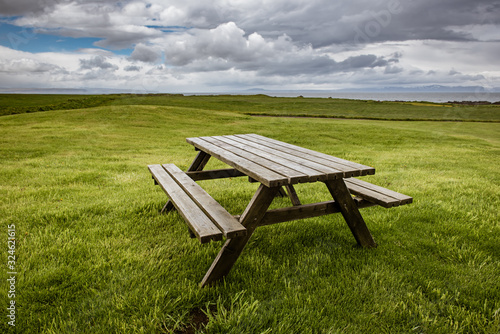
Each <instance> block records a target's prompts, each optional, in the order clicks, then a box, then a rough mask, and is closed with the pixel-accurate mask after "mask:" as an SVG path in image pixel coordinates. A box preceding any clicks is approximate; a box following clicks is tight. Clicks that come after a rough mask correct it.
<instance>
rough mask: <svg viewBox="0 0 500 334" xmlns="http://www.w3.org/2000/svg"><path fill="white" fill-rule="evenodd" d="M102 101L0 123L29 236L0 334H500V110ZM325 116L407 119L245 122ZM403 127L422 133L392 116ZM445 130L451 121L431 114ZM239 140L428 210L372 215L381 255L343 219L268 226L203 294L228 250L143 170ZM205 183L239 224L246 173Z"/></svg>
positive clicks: (236, 100) (11, 202)
mask: <svg viewBox="0 0 500 334" xmlns="http://www.w3.org/2000/svg"><path fill="white" fill-rule="evenodd" d="M44 98H45V97H40V99H41V100H40V101H42V102H38V103H40V105H42V104H44V103H45V102H43V99H44ZM49 98H50V97H49ZM73 99H78V97H76V98H73ZM45 101H48V100H45ZM2 103H3V104H0V105H2V107H4V110H6V109H7V107H5V106H6V105H8V104H9V102H8V99H7V100H3V102H2ZM57 103H64V101H59V102H57ZM100 103H101V104H100V106H98V107H91V108H84V109H68V110H51V111H44V112H34V113H33V112H32V113H21V114H16V115H7V116H2V117H0V134H1V135H0V141H1V145H0V157H1V162H2V166H1V168H0V195H1V197H2V202H1V204H0V217H1V218H0V219H1V221H2V224H1V226H2V229H3V231H2V232H1V233H3V235H4V237H5V240H7V236H8V233H9V226H11V230H12V229H14V230H15V239H16V244H15V249H14V251H15V257H16V259H15V270H16V272H17V275H16V284H15V297H9V291H11V290H12V287H11V285H10V284H9V282H8V281H7V280H6V278H9V277H10V276H9V275H8V274H7V273H8V272H9V270H10V269H8V268H7V266H6V265H7V263H8V260H9V259H8V256H9V255H11V254H12V253H11V254H9V253H8V251H9V249H8V244H7V242H6V241H5V242H4V243H3V246H2V247H1V248H0V254H1V256H0V259H1V261H2V263H4V264H6V265H5V266H4V267H3V268H4V269H3V276H2V277H5V279H2V283H1V285H0V303H1V305H2V309H3V311H2V321H1V323H0V331H1V332H5V333H10V332H12V333H14V332H16V330H17V333H175V334H180V333H235V334H236V333H238V334H239V333H287V334H288V333H325V334H326V333H443V334H445V333H446V334H447V333H491V334H494V333H499V332H500V281H499V279H498V277H500V222H499V217H498V208H499V207H500V177H499V173H498V166H499V165H500V132H499V129H500V125H499V124H498V120H499V117H498V115H499V111H498V107H496V108H495V107H489V108H486V107H484V108H483V107H482V106H477V107H458V106H451V107H445V106H428V105H412V104H404V103H392V104H391V103H380V104H379V103H375V102H359V101H347V100H338V101H337V100H333V99H332V100H330V99H305V98H304V99H299V98H295V99H285V98H269V97H264V96H252V97H229V96H226V97H180V96H156V97H155V96H117V97H115V98H113V99H107V100H105V101H104V100H102V101H101V102H100ZM47 104H50V103H47ZM17 107H22V105H21V106H17ZM30 107H36V106H34V105H30ZM460 108H464V109H460ZM321 110H323V111H322V112H323V116H325V115H326V116H328V117H342V116H343V114H342V113H344V114H349V110H353V112H354V113H355V114H356V115H355V116H356V117H360V118H370V116H371V115H372V114H371V113H372V110H373V113H376V114H377V115H381V116H380V118H383V119H393V120H392V121H387V120H368V119H327V118H296V117H293V118H291V117H254V116H251V115H249V114H248V113H251V112H252V113H254V112H255V113H259V114H276V115H277V114H279V115H291V116H297V115H299V114H300V115H302V114H303V115H307V116H316V115H319V114H320V112H321ZM384 110H386V114H385V115H384ZM401 115H406V117H405V118H411V119H413V120H415V121H412V122H407V121H395V120H394V119H400V118H402V117H401ZM377 117H378V116H377ZM431 118H435V120H448V122H438V121H418V120H417V119H431ZM451 119H460V120H461V121H460V122H452V121H449V120H451ZM464 120H474V121H481V122H467V121H464ZM235 133H258V134H261V135H264V136H268V137H272V138H275V139H278V140H282V141H286V142H290V143H292V144H297V145H300V146H303V147H307V148H311V149H314V150H317V151H320V152H324V153H327V154H332V155H335V156H339V157H342V158H345V159H348V160H352V161H356V162H359V163H362V164H366V165H370V166H373V167H375V168H376V171H377V172H376V174H375V175H373V176H367V177H365V180H368V181H370V182H373V183H376V184H379V185H381V186H384V187H388V188H390V189H393V190H395V191H399V192H402V193H404V194H408V195H410V196H412V197H413V198H414V203H413V204H411V205H406V206H402V207H398V208H393V209H383V208H380V207H373V208H368V209H363V211H362V214H363V217H364V218H365V220H366V222H367V225H368V227H369V228H370V230H371V232H372V234H373V236H374V238H375V240H376V241H377V243H378V244H379V246H378V248H376V249H368V250H367V249H360V248H358V247H356V243H355V240H354V238H353V236H352V234H351V233H350V231H349V229H348V227H347V226H346V224H345V222H344V221H343V219H342V216H341V215H332V216H326V217H321V218H312V219H307V220H301V221H294V222H288V223H283V224H280V225H274V226H268V227H262V228H260V229H258V230H257V231H256V233H255V234H254V235H253V237H252V239H251V240H250V242H249V244H248V245H247V247H246V248H245V251H244V252H243V255H242V256H241V257H240V258H239V260H238V261H237V262H236V264H235V266H234V267H233V269H232V271H231V272H230V274H229V275H228V276H227V278H226V280H225V282H223V283H222V284H220V285H218V286H216V287H213V288H204V289H200V288H199V287H198V283H199V282H200V280H201V279H202V277H203V275H204V273H205V271H206V270H207V269H208V267H209V266H210V264H211V262H212V260H213V259H214V257H215V256H216V254H217V252H218V250H219V249H220V247H221V245H222V243H221V242H214V243H210V244H207V245H200V244H199V243H198V241H197V240H196V239H190V238H189V237H188V233H187V231H186V227H185V224H184V223H183V221H182V218H181V217H180V216H179V215H178V214H177V213H172V214H169V215H160V214H159V213H158V211H159V210H160V209H161V207H162V206H163V204H164V202H165V200H166V196H165V194H164V193H163V191H161V189H160V188H159V187H157V186H154V184H153V181H152V179H151V175H150V173H149V172H148V170H147V167H146V166H147V165H148V164H154V163H174V164H176V165H177V166H179V167H180V168H181V169H186V168H187V167H188V165H189V164H190V162H191V161H192V159H193V158H194V155H195V151H194V150H193V148H192V146H190V145H188V144H187V143H186V142H185V138H186V137H193V136H204V135H223V134H235ZM211 167H213V168H220V167H222V164H221V163H217V161H216V160H213V161H211V162H209V165H208V166H207V168H211ZM201 184H202V186H203V187H204V188H205V189H206V190H207V191H208V192H209V193H210V194H211V195H212V196H213V197H214V198H215V199H216V200H217V201H219V202H220V203H221V204H223V206H224V207H226V208H227V209H228V210H229V211H230V212H231V213H233V214H240V213H241V212H242V211H243V210H244V208H245V206H246V204H247V203H248V201H249V199H250V198H251V196H252V195H253V193H254V191H255V189H256V187H257V185H255V184H251V183H248V182H247V180H246V179H245V178H234V179H224V180H217V181H201ZM297 191H298V193H299V196H300V197H301V199H302V201H303V202H304V203H310V202H313V201H322V200H327V199H328V196H326V194H327V192H326V191H325V189H323V187H321V185H301V186H298V187H297ZM283 205H289V202H288V200H287V199H276V200H275V202H274V203H273V207H278V206H283ZM12 226H15V227H14V228H12ZM12 300H14V301H15V303H16V304H15V306H16V313H15V325H16V326H15V328H14V327H12V326H10V325H9V324H8V321H11V320H10V319H9V318H8V317H7V316H6V315H8V314H9V311H8V310H7V307H9V305H10V304H9V303H10V302H11V301H12Z"/></svg>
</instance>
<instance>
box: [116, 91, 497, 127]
mask: <svg viewBox="0 0 500 334" xmlns="http://www.w3.org/2000/svg"><path fill="white" fill-rule="evenodd" d="M113 104H115V105H117V104H125V105H132V104H137V105H148V104H153V105H163V106H182V107H192V108H199V109H204V110H227V111H235V112H239V113H245V114H249V115H270V116H305V117H331V118H352V119H359V118H365V119H378V120H441V121H442V120H446V121H450V120H458V121H486V122H490V121H492V122H500V106H499V105H485V106H482V105H479V106H464V105H452V104H446V103H439V104H436V103H423V102H385V101H382V102H378V101H369V100H367V101H365V100H345V99H325V98H281V97H269V96H266V95H249V96H247V95H238V96H231V95H225V96H186V97H183V96H161V95H157V96H142V97H141V96H129V97H126V98H123V99H117V100H114V101H113Z"/></svg>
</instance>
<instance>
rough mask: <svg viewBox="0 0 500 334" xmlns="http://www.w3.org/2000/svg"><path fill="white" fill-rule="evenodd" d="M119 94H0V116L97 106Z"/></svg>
mask: <svg viewBox="0 0 500 334" xmlns="http://www.w3.org/2000/svg"><path fill="white" fill-rule="evenodd" d="M118 97H120V95H57V94H54V95H40V94H0V116H3V115H12V114H22V113H32V112H39V111H47V110H67V109H77V108H90V107H97V106H100V105H102V104H104V103H106V102H109V101H111V100H114V99H116V98H118Z"/></svg>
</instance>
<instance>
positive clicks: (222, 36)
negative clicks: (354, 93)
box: [0, 0, 500, 84]
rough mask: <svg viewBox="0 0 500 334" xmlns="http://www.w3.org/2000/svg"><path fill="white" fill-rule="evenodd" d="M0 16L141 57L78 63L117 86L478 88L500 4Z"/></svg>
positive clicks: (108, 9) (208, 6) (499, 37)
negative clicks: (121, 80)
mask: <svg viewBox="0 0 500 334" xmlns="http://www.w3.org/2000/svg"><path fill="white" fill-rule="evenodd" d="M0 15H2V17H1V19H2V20H3V21H8V22H9V24H14V25H18V26H19V27H31V28H34V31H36V32H37V33H39V34H51V35H59V36H66V37H73V38H82V37H90V38H97V39H98V40H97V41H96V42H94V46H95V47H100V48H104V49H107V50H113V51H114V50H122V49H130V50H133V51H132V53H131V54H129V55H128V56H123V53H121V56H120V55H117V54H113V53H111V52H109V53H110V54H111V55H110V57H109V58H106V57H103V56H98V57H94V58H92V56H94V55H96V53H95V52H94V53H92V52H90V51H88V52H87V57H86V58H82V59H80V58H81V57H80V56H79V58H77V60H76V64H75V63H71V66H72V68H73V70H74V71H75V73H77V72H78V71H82V72H83V73H85V75H87V77H86V78H87V79H89V80H90V78H91V76H92V75H94V76H95V77H97V74H98V73H104V72H108V73H110V72H111V71H112V72H114V74H115V75H116V78H118V77H119V76H120V75H123V73H124V72H129V73H130V72H142V73H144V74H146V75H149V74H151V75H153V74H154V75H155V76H157V78H158V81H159V82H163V80H165V78H164V77H163V76H164V75H167V74H168V75H170V74H172V76H175V80H178V81H182V80H184V78H187V77H189V80H191V82H195V81H196V78H200V77H203V78H206V82H208V83H210V82H211V80H213V79H212V78H213V77H216V76H217V75H218V74H220V73H222V72H226V73H228V74H227V75H228V76H234V75H236V76H241V77H242V78H248V77H250V76H254V77H253V78H254V79H255V82H263V81H266V80H268V76H269V77H273V78H276V77H281V78H283V80H285V81H290V80H291V79H292V77H293V76H297V77H300V78H302V79H301V80H302V81H301V82H311V84H314V83H315V82H319V83H321V82H326V81H327V80H325V78H326V77H327V78H331V77H332V76H335V75H338V76H344V78H352V79H351V80H357V81H358V82H360V83H364V82H365V80H364V79H363V78H369V80H371V82H375V81H376V80H377V79H380V80H387V78H394V80H400V81H401V82H410V81H411V80H414V79H415V80H416V79H417V77H419V78H420V80H421V81H422V82H427V80H430V79H428V78H429V77H432V78H444V79H443V80H445V81H446V80H449V79H450V78H453V79H457V80H464V81H475V80H476V81H477V80H482V78H486V75H485V73H491V75H492V76H493V77H498V73H499V72H498V71H499V70H497V68H498V66H497V65H495V64H497V63H498V61H497V54H498V50H499V49H500V45H499V43H498V41H500V34H499V33H498V30H499V26H500V0H489V1H488V0H440V1H436V0H350V1H340V0H213V1H210V2H202V1H199V0H168V1H166V0H149V1H145V0H133V1H132V0H131V1H126V0H125V1H119V2H116V1H108V0H101V1H98V0H95V1H83V0H39V1H36V0H35V1H28V0H17V1H5V0H0ZM90 49H91V48H87V50H90ZM96 49H97V48H96ZM6 51H9V52H10V50H4V53H5V52H6ZM101 51H102V49H101ZM18 56H19V55H16V54H14V53H11V55H10V56H9V58H8V59H7V58H5V59H4V61H3V63H2V64H3V65H2V66H3V67H4V70H5V72H4V73H7V71H9V68H10V67H12V68H14V69H15V68H19V67H20V63H16V62H15V61H14V60H15V58H16V57H18ZM22 56H23V57H26V58H27V59H28V58H30V57H31V56H30V55H27V54H23V55H22ZM33 57H34V58H36V57H35V56H33ZM1 60H2V59H1V58H0V61H1ZM37 61H38V63H48V60H47V59H41V60H38V59H37ZM23 64H24V63H23ZM27 64H29V63H27ZM68 64H69V63H68ZM115 64H120V67H121V68H122V69H123V70H121V71H120V69H119V67H118V66H117V65H115ZM161 64H163V66H162V67H161V69H160V67H159V66H161ZM57 65H59V64H57ZM122 65H123V66H122ZM139 65H140V66H139ZM16 66H17V67H16ZM68 66H70V65H68ZM147 66H149V69H151V68H153V67H154V68H156V70H155V71H153V72H151V71H150V70H148V68H146V67H147ZM142 67H144V71H142V69H143V68H142ZM138 69H141V71H137V70H138ZM452 69H454V70H453V71H455V72H456V73H455V72H453V71H451V70H452ZM8 73H14V72H13V71H10V72H8ZM72 73H73V72H72ZM213 73H215V74H213ZM426 73H434V74H432V75H426ZM459 73H460V74H459ZM344 74H345V75H344ZM210 76H212V78H211V77H210ZM403 76H404V77H405V78H404V79H403ZM109 78H111V76H110V77H109ZM160 78H161V79H160ZM169 78H171V77H169ZM219 79H220V78H219V77H217V80H219ZM242 80H244V79H242ZM433 80H434V79H433ZM484 80H486V79H484ZM495 80H496V79H495ZM146 81H147V80H146ZM219 81H223V80H222V79H220V80H219ZM186 82H188V80H187V79H186ZM228 82H230V81H228Z"/></svg>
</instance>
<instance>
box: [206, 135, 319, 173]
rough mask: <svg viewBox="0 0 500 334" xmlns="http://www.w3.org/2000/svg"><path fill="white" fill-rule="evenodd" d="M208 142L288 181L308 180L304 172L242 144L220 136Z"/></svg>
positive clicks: (208, 139) (211, 138)
mask: <svg viewBox="0 0 500 334" xmlns="http://www.w3.org/2000/svg"><path fill="white" fill-rule="evenodd" d="M206 140H207V141H208V142H210V143H212V144H214V145H216V146H218V147H220V148H223V149H225V150H227V151H228V152H231V153H234V154H236V155H238V156H240V157H244V158H246V159H249V160H251V161H253V162H255V163H257V164H259V165H261V166H262V167H264V168H266V169H269V170H271V171H274V172H276V173H278V174H280V175H284V176H285V177H286V178H288V180H289V183H298V182H307V181H309V177H308V176H307V175H305V174H304V173H301V172H298V171H296V170H294V169H291V168H289V167H287V166H286V165H284V164H280V163H278V162H276V161H274V159H273V157H271V156H267V157H262V156H261V155H258V154H255V153H252V152H250V151H247V150H245V149H244V147H242V146H243V145H241V144H239V143H237V142H234V141H233V142H231V141H230V140H226V139H224V138H223V137H221V136H218V137H210V138H207V139H206Z"/></svg>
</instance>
